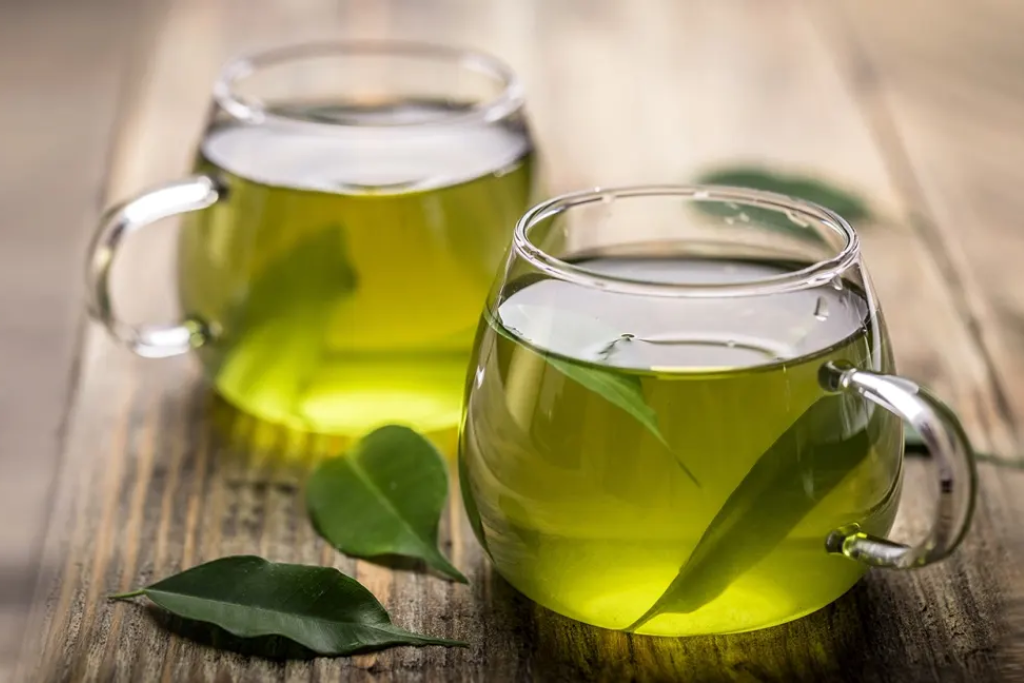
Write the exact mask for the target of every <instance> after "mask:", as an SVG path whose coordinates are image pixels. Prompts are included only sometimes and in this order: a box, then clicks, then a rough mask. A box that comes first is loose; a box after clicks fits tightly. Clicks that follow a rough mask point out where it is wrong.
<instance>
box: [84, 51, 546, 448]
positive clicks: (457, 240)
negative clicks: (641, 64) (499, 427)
mask: <svg viewBox="0 0 1024 683" xmlns="http://www.w3.org/2000/svg"><path fill="white" fill-rule="evenodd" d="M533 166H534V163H533V145H532V142H531V139H530V135H529V132H528V129H527V125H526V122H525V119H524V114H523V96H522V90H521V87H520V84H519V82H518V80H517V79H516V76H515V74H513V73H512V72H511V70H510V69H508V68H507V67H506V66H505V65H504V64H502V63H501V62H499V61H498V60H496V59H494V58H493V57H490V56H488V55H486V54H481V53H479V52H471V51H464V50H458V49H453V48H449V47H441V46H435V45H428V44H421V43H411V42H398V41H391V42H384V41H375V42H332V43H317V44H305V45H297V46H293V47H287V48H283V49H277V50H273V51H268V52H263V53H260V54H256V55H254V56H251V57H245V58H240V59H237V60H235V61H232V62H230V63H228V64H227V65H226V66H225V67H224V69H223V71H222V74H221V76H220V78H219V79H218V80H217V82H216V83H215V85H214V88H213V105H212V107H211V111H210V115H209V118H208V123H207V125H206V128H205V132H204V134H203V136H202V139H201V141H200V143H199V150H198V154H197V160H196V163H195V175H193V176H191V177H189V178H186V179H184V180H181V181H177V182H173V183H170V184H166V185H163V186H160V187H157V188H154V189H152V190H150V191H148V192H144V193H142V194H140V195H138V196H136V197H135V198H133V199H130V200H128V201H127V202H125V203H123V204H121V205H119V206H116V207H114V208H112V209H110V210H109V211H108V212H107V214H106V215H105V217H104V218H103V219H102V222H101V224H100V226H99V229H98V231H97V233H96V236H95V239H94V241H93V244H92V246H91V248H90V260H89V273H88V275H89V283H88V293H89V298H90V306H89V308H90V313H91V315H92V316H93V317H94V318H95V319H96V320H98V321H99V322H101V323H103V325H104V326H105V327H106V328H107V329H108V330H109V332H110V334H111V335H113V337H115V338H116V339H117V340H118V341H120V342H122V343H123V344H125V345H126V346H127V347H128V348H130V349H131V350H132V351H134V352H135V353H137V354H139V355H141V356H145V357H151V358H162V357H168V356H174V355H179V354H183V353H186V352H188V351H190V350H193V349H195V350H196V351H197V353H198V355H199V357H200V359H201V361H202V364H203V367H204V370H205V373H206V375H207V376H208V378H209V380H210V381H211V382H212V384H213V385H214V387H215V388H216V390H217V391H218V392H219V393H220V394H221V395H223V396H224V397H225V398H226V399H227V400H228V401H229V402H231V403H232V404H234V405H235V406H237V407H239V408H241V409H242V410H244V411H246V412H249V413H252V414H254V415H256V416H258V417H260V418H262V419H265V420H268V421H270V422H273V423H277V424H283V425H287V426H288V427H291V428H296V429H301V430H304V431H313V432H325V433H334V434H344V435H352V436H357V435H359V434H361V433H363V432H365V431H367V430H368V429H371V428H373V427H375V426H378V425H381V424H385V423H390V422H397V423H403V424H407V425H410V426H412V427H414V428H417V429H420V430H422V431H425V432H428V433H439V432H443V431H446V430H447V431H449V432H450V431H451V430H452V428H453V427H454V425H455V424H456V422H457V421H458V416H459V410H460V403H461V398H462V388H463V379H464V375H465V367H466V363H467V360H468V356H469V351H470V347H471V345H472V341H473V334H474V331H475V328H476V323H477V319H478V317H479V311H480V307H481V306H482V304H483V302H484V298H485V296H486V293H487V290H488V288H489V286H490V284H491V280H492V279H493V277H494V271H495V268H496V267H497V265H498V263H499V260H500V258H501V255H502V253H503V252H504V250H505V248H506V246H507V243H508V241H509V238H510V235H511V232H512V228H513V226H514V224H515V220H516V218H517V217H518V215H519V214H520V213H522V211H523V210H524V209H525V208H526V206H527V204H528V202H529V200H530V197H531V192H532V187H533V176H534V173H533ZM177 214H188V215H187V216H186V217H185V219H184V220H183V221H182V223H181V226H180V237H179V240H178V272H177V287H178V297H179V301H180V303H181V308H182V311H183V315H184V317H183V319H182V320H181V321H179V322H177V323H175V324H171V325H146V326H135V325H130V324H127V323H125V322H123V321H122V320H121V319H120V318H119V317H118V315H117V313H116V306H115V305H114V301H115V300H116V298H117V297H116V294H115V293H113V292H111V291H110V287H109V284H108V278H109V274H110V271H111V267H112V263H113V261H114V259H115V256H116V253H117V250H118V248H119V246H120V244H121V242H122V240H123V239H124V238H125V237H126V236H127V235H128V234H129V233H131V232H133V231H135V230H138V229H140V228H143V227H147V226H149V225H151V224H153V223H155V222H157V221H159V220H161V219H163V218H166V217H169V216H172V215H177Z"/></svg>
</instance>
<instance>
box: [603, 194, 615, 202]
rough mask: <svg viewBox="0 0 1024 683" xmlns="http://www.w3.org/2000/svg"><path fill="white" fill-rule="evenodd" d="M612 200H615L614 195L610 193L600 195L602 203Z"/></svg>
mask: <svg viewBox="0 0 1024 683" xmlns="http://www.w3.org/2000/svg"><path fill="white" fill-rule="evenodd" d="M613 201H615V197H614V196H613V195H610V194H603V195H601V203H602V204H611V203H612V202H613Z"/></svg>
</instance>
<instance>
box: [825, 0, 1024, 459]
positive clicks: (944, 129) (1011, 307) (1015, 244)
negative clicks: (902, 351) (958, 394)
mask: <svg viewBox="0 0 1024 683" xmlns="http://www.w3.org/2000/svg"><path fill="white" fill-rule="evenodd" d="M844 5H845V10H841V9H840V8H841V7H843V6H844ZM819 9H820V12H819V19H820V23H821V25H822V28H823V31H824V32H825V33H826V35H827V39H829V40H831V41H833V43H834V44H835V46H836V56H837V60H838V65H839V68H840V69H841V71H843V72H844V76H845V78H846V79H847V80H848V81H849V82H850V84H851V86H852V87H853V88H855V89H856V90H857V92H858V94H859V102H860V104H861V105H862V107H863V111H864V113H865V116H866V118H867V119H868V120H869V121H870V123H871V126H872V129H873V134H874V137H875V139H876V140H877V141H878V142H879V143H880V146H881V147H882V149H883V150H884V152H885V159H886V165H887V167H888V168H889V169H890V172H891V173H892V176H893V178H894V181H895V182H896V184H897V185H898V186H899V188H900V192H901V193H902V194H903V196H904V197H906V199H907V201H908V203H910V204H911V205H912V207H913V214H912V216H911V218H912V223H913V225H914V227H915V229H917V230H918V231H919V232H920V233H921V235H922V237H923V244H924V245H925V246H926V247H927V248H928V250H929V253H930V255H931V256H932V258H933V259H934V260H935V261H936V263H938V264H939V265H940V266H941V267H942V268H943V271H944V273H945V275H946V277H947V279H948V280H949V282H950V283H951V285H952V287H951V290H952V292H953V294H954V297H955V298H954V302H955V304H956V306H957V308H958V310H959V311H960V313H961V315H962V317H963V318H964V320H965V321H967V323H968V326H969V332H970V334H971V336H972V338H973V339H974V340H975V342H976V344H977V346H978V347H979V349H980V350H981V353H982V355H983V358H984V362H985V366H986V374H987V378H986V383H987V384H988V385H989V387H990V392H991V394H992V395H993V397H994V398H995V400H996V404H995V405H994V406H993V407H992V408H993V410H992V411H991V413H992V418H993V420H996V421H998V422H1000V423H1002V424H1001V425H993V426H994V427H995V429H994V431H995V432H998V439H997V442H996V443H994V444H993V447H995V448H996V449H997V450H998V451H999V454H1000V455H1001V456H1002V457H1008V458H1013V459H1017V460H1024V447H1022V446H1024V444H1022V442H1021V437H1022V433H1021V425H1022V424H1024V389H1022V388H1021V383H1020V381H1019V378H1020V377H1022V372H1024V361H1021V359H1020V354H1019V353H1017V350H1018V349H1020V348H1021V344H1022V342H1024V325H1022V324H1021V321H1022V320H1024V295H1022V294H1021V288H1020V282H1019V280H1018V277H1017V261H1019V259H1020V258H1021V256H1024V238H1022V234H1021V231H1020V230H1018V229H1017V224H1018V223H1019V216H1020V214H1021V211H1024V198H1022V196H1021V194H1020V192H1019V191H1018V187H1019V184H1020V180H1021V179H1022V178H1024V171H1022V170H1021V168H1020V165H1019V163H1017V161H1018V160H1019V159H1020V158H1021V155H1022V154H1024V134H1022V133H1021V126H1020V121H1021V120H1022V119H1024V77H1022V76H1021V71H1020V64H1021V60H1024V45H1021V43H1020V41H1019V40H1018V36H1019V35H1020V32H1021V30H1024V11H1022V10H1021V9H1020V8H1019V7H1017V6H1016V5H1014V4H1012V3H1003V2H998V1H995V0H983V1H982V2H978V3H972V4H971V5H960V4H956V3H949V2H943V3H939V4H938V5H936V4H935V3H924V2H920V1H912V2H904V3H900V4H899V6H898V7H890V6H888V4H885V3H879V2H868V3H851V2H846V3H840V4H839V5H833V6H831V7H830V9H828V10H826V9H825V8H819ZM936 9H939V11H936ZM923 12H927V13H928V15H929V21H928V29H927V30H921V23H920V19H921V17H922V13H923Z"/></svg>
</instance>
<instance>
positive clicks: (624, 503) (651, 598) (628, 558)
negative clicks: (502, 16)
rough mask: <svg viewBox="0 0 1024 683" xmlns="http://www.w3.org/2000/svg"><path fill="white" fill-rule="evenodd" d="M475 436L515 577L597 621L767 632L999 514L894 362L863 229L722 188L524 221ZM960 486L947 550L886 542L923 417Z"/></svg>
mask: <svg viewBox="0 0 1024 683" xmlns="http://www.w3.org/2000/svg"><path fill="white" fill-rule="evenodd" d="M474 355H475V359H474V361H473V365H472V366H471V368H470V374H469V378H468V380H467V394H466V401H465V408H464V415H463V422H462V426H461V431H460V437H459V467H460V478H461V485H462V492H463V498H464V501H465V504H466V508H467V510H468V513H469V516H470V520H471V522H472V524H473V528H474V531H475V533H476V535H477V537H478V539H479V540H480V542H481V543H482V544H483V546H484V548H485V549H486V551H487V553H488V554H489V556H490V558H491V560H492V562H493V564H494V567H495V568H496V569H497V571H498V572H499V573H500V574H502V575H503V576H504V577H505V578H506V579H507V580H508V581H509V582H510V583H511V584H512V585H513V586H515V587H516V588H517V589H518V590H520V591H521V592H522V593H524V594H526V595H527V596H528V597H530V598H531V599H533V600H534V601H536V602H538V603H539V604H541V605H543V606H545V607H548V608H550V609H552V610H554V611H556V612H559V613H561V614H564V615H566V616H569V617H572V618H574V619H578V620H580V621H584V622H587V623H590V624H595V625H597V626H602V627H606V628H612V629H621V630H630V631H636V632H639V633H646V634H657V635H670V636H677V635H690V634H713V633H730V632H737V631H747V630H751V629H757V628H763V627H767V626H771V625H774V624H779V623H782V622H785V621H789V620H792V619H795V618H797V617H800V616H802V615H804V614H807V613H810V612H812V611H814V610H817V609H819V608H820V607H822V606H824V605H826V604H828V603H830V602H832V601H833V600H835V599H836V598H838V597H839V596H840V595H842V594H843V593H844V592H845V591H846V590H847V589H849V588H850V587H851V586H852V585H853V584H854V583H855V582H856V581H857V580H858V579H859V578H860V577H861V576H862V575H863V573H864V572H865V571H866V569H867V567H869V566H881V567H897V568H906V567H914V566H920V565H924V564H928V563H930V562H934V561H936V560H939V559H942V558H944V557H945V556H947V555H948V554H949V553H950V552H951V551H952V550H953V549H954V548H955V547H956V546H957V545H958V543H959V542H960V540H961V539H962V538H963V535H964V533H965V532H966V530H967V528H968V525H969V522H970V518H971V513H972V509H973V503H974V497H975V472H974V464H973V454H972V450H971V446H970V444H969V442H968V440H967V437H966V436H965V435H964V431H963V429H962V427H961V426H960V423H959V422H958V421H957V419H956V417H955V416H954V415H953V414H952V413H951V412H950V411H949V409H948V408H946V406H944V405H943V404H942V403H940V402H939V401H938V400H936V399H935V398H933V397H932V396H931V395H930V394H928V392H926V391H924V390H923V389H921V388H920V387H919V386H917V385H916V384H914V383H913V382H911V381H909V380H906V379H903V378H901V377H897V376H893V375H892V373H893V371H894V370H893V357H892V353H891V350H890V346H889V339H888V335H887V333H886V329H885V324H884V322H883V318H882V314H881V311H880V309H879V307H878V302H877V300H876V298H875V295H874V292H873V291H872V288H871V284H870V282H869V280H868V277H867V274H866V273H865V270H864V266H863V264H862V259H861V254H860V250H859V247H858V241H857V235H856V233H855V232H854V231H853V229H852V228H851V227H850V225H849V224H848V223H847V222H846V221H844V220H843V219H842V218H841V217H839V216H837V215H835V214H834V213H832V212H831V211H829V210H827V209H824V208H822V207H819V206H816V205H813V204H809V203H806V202H803V201H799V200H796V199H793V198H789V197H784V196H780V195H775V194H770V193H764V192H757V191H752V190H742V189H735V188H718V187H685V186H651V187H632V188H622V189H608V190H602V189H596V190H593V191H588V192H580V193H576V194H569V195H565V196H562V197H558V198H555V199H552V200H550V201H547V202H545V203H543V204H540V205H538V206H536V207H534V208H533V209H531V210H530V211H529V212H527V213H526V215H525V216H524V217H523V218H522V219H521V220H520V221H519V223H518V225H517V227H516V231H515V235H514V237H513V244H512V247H511V249H510V251H509V254H508V256H507V259H506V263H505V266H504V270H503V273H502V274H501V275H500V276H499V277H498V281H497V283H496V285H495V286H494V288H493V289H492V292H491V297H490V301H489V303H488V306H487V308H486V310H485V313H484V316H483V320H482V321H481V325H480V330H479V331H478V333H477V342H476V350H475V353H474ZM902 421H906V422H908V423H909V424H911V425H913V426H914V427H915V428H916V429H917V430H918V431H919V432H920V433H921V435H922V436H923V438H924V440H925V441H926V442H927V444H928V446H929V448H930V450H931V455H932V459H931V461H930V462H931V463H932V467H933V468H934V469H935V471H936V473H937V475H938V478H939V499H938V509H937V517H936V520H935V522H934V525H933V526H932V528H931V531H930V532H929V534H928V536H927V538H925V539H923V540H922V541H920V542H919V543H916V544H914V545H904V544H901V543H897V542H894V541H892V540H889V539H887V538H886V534H887V533H888V532H889V530H890V528H891V526H892V523H893V519H894V517H895V514H896V509H897V507H898V502H899V498H900V491H901V477H902V457H903V426H902Z"/></svg>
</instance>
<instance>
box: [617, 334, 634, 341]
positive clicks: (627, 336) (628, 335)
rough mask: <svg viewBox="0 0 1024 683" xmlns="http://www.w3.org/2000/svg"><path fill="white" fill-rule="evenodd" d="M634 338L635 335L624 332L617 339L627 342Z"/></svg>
mask: <svg viewBox="0 0 1024 683" xmlns="http://www.w3.org/2000/svg"><path fill="white" fill-rule="evenodd" d="M635 336H636V335H633V334H630V333H629V332H624V333H622V335H621V336H620V337H619V339H624V340H626V341H629V340H630V339H633V338H634V337H635Z"/></svg>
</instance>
